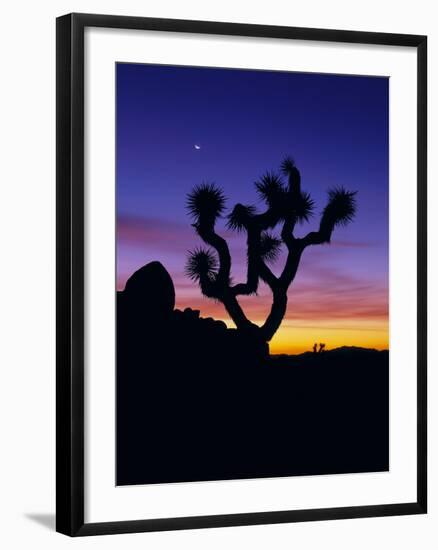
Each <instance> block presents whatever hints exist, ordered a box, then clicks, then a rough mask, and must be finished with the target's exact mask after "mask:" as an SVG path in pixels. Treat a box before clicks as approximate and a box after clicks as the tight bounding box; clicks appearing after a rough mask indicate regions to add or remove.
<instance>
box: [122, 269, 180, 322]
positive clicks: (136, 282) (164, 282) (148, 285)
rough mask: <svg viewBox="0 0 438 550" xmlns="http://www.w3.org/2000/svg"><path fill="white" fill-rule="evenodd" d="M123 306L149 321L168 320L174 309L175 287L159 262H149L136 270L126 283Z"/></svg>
mask: <svg viewBox="0 0 438 550" xmlns="http://www.w3.org/2000/svg"><path fill="white" fill-rule="evenodd" d="M123 298H124V301H125V304H126V305H127V306H128V307H129V309H130V310H135V311H136V312H138V313H141V314H142V315H143V316H145V317H147V318H149V319H150V320H151V321H159V320H163V319H166V318H168V317H169V316H170V315H171V314H172V311H173V309H174V307H175V287H174V285H173V281H172V278H171V276H170V275H169V273H168V271H167V270H166V268H165V267H164V266H163V265H162V264H161V263H160V262H150V263H148V264H146V265H144V266H143V267H141V268H140V269H138V270H137V271H136V272H135V273H134V274H133V275H132V276H131V277H130V278H129V279H128V281H127V282H126V286H125V290H124V291H123Z"/></svg>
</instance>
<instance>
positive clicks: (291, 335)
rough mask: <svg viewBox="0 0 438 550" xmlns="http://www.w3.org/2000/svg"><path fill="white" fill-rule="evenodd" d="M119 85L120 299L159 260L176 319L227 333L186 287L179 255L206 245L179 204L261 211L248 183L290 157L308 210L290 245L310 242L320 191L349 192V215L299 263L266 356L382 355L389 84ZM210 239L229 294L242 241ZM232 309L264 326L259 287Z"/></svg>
mask: <svg viewBox="0 0 438 550" xmlns="http://www.w3.org/2000/svg"><path fill="white" fill-rule="evenodd" d="M116 78H117V99H116V101H117V110H116V117H117V144H116V147H117V191H116V192H117V287H118V289H119V290H122V289H123V288H124V286H125V282H126V280H127V278H129V276H130V275H131V274H132V273H133V272H134V271H135V270H136V269H138V268H139V267H141V266H142V265H144V264H146V263H148V262H150V261H153V260H159V261H160V262H161V263H162V264H163V265H164V266H165V267H166V269H167V270H168V271H169V273H170V274H171V276H172V279H173V281H174V283H175V289H176V298H177V304H176V306H177V307H179V308H181V309H184V308H185V307H191V308H194V309H200V310H201V315H202V316H204V317H208V316H212V317H214V318H216V319H223V320H224V321H226V322H227V324H228V325H229V326H233V324H232V322H231V321H230V320H229V318H228V316H227V314H226V312H225V310H224V308H223V306H222V305H221V304H220V303H215V302H214V301H212V300H209V299H207V298H204V297H203V296H202V295H201V292H200V290H199V288H198V286H197V285H196V284H194V283H193V282H192V281H190V280H189V279H188V278H187V277H186V276H185V274H184V265H185V260H186V253H187V250H190V249H193V248H194V247H195V246H198V245H200V244H202V243H201V241H200V239H199V237H197V236H196V234H195V232H194V230H193V228H192V227H191V225H190V224H191V220H190V219H189V217H188V215H187V211H186V208H185V203H186V195H187V193H189V192H190V191H191V189H192V188H193V186H195V185H196V184H199V183H202V182H205V181H208V182H215V183H216V184H218V185H219V186H221V187H222V188H223V190H224V191H225V193H226V195H227V197H228V199H229V201H228V207H229V208H232V207H233V206H234V204H235V203H237V202H242V203H244V204H249V203H250V204H254V205H256V206H258V207H259V208H260V209H262V208H263V204H261V203H260V201H259V199H258V197H257V195H256V193H255V188H254V185H253V184H254V182H255V181H256V180H257V179H258V178H259V177H260V176H261V175H262V174H263V173H265V172H266V171H267V170H278V168H279V165H280V163H281V161H282V159H283V158H284V157H285V156H286V155H290V156H292V157H293V158H294V159H295V162H296V164H297V166H298V168H299V170H300V171H301V177H302V188H303V190H305V191H309V192H310V193H311V194H312V197H313V198H314V200H315V203H316V209H315V215H314V216H313V218H312V220H311V222H310V223H309V224H304V225H301V226H297V230H296V232H295V234H296V236H302V235H304V234H305V233H307V232H308V231H310V230H316V229H317V228H318V222H319V216H320V213H321V210H322V209H323V207H324V205H325V202H326V192H327V190H328V189H329V188H330V187H333V186H341V185H342V186H344V187H345V188H347V189H349V190H354V191H358V194H357V203H358V212H357V216H356V218H355V220H354V222H353V223H352V224H350V225H348V226H347V227H345V228H343V227H340V228H336V230H335V232H334V234H333V238H332V243H331V244H330V245H321V246H313V247H309V248H307V249H306V251H305V252H304V255H303V258H302V261H301V266H300V269H299V271H298V274H297V276H296V279H295V281H294V282H293V283H292V285H291V287H290V288H289V292H288V296H289V306H288V311H287V315H286V318H285V319H284V321H283V324H282V326H281V328H280V329H279V331H278V332H277V334H276V335H275V337H274V339H273V340H272V342H271V346H270V347H271V353H299V352H302V351H305V350H310V349H311V347H312V345H313V343H314V342H324V343H325V344H326V346H327V348H333V347H338V346H341V345H356V346H365V347H375V348H378V349H386V348H388V79H386V78H382V77H368V76H367V77H365V76H341V75H322V74H307V73H285V72H271V71H252V70H234V69H211V68H192V67H170V66H156V65H140V64H138V65H137V64H117V66H116ZM195 145H199V146H200V149H197V148H195ZM217 227H218V231H219V232H220V233H221V234H222V235H223V236H225V237H226V238H227V239H228V242H229V245H230V248H231V253H232V257H233V267H232V275H233V280H234V281H235V282H238V281H243V280H244V279H245V240H244V236H239V235H237V234H234V233H231V232H230V231H229V230H226V229H225V224H224V223H223V221H220V222H219V223H218V226H217ZM277 233H279V231H277ZM283 260H284V255H283V257H280V259H279V260H278V261H277V263H276V264H275V267H274V271H276V272H278V271H279V270H280V269H281V267H282V264H283ZM240 302H241V304H242V306H243V308H244V310H245V312H246V313H247V315H248V317H249V318H250V319H251V320H252V321H253V322H258V323H261V322H263V321H264V319H265V317H266V315H267V312H268V311H269V308H270V305H271V296H270V292H269V289H268V288H267V287H266V286H264V285H263V284H261V286H260V290H259V295H258V296H256V297H254V296H252V297H246V298H242V299H240Z"/></svg>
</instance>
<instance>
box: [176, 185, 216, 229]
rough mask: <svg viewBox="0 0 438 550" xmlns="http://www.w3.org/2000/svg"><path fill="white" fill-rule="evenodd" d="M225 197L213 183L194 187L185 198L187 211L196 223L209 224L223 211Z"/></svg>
mask: <svg viewBox="0 0 438 550" xmlns="http://www.w3.org/2000/svg"><path fill="white" fill-rule="evenodd" d="M225 202H226V198H225V195H224V193H223V191H222V189H221V188H220V187H218V186H217V185H215V184H214V183H202V184H201V185H197V186H195V188H194V189H193V191H192V192H191V193H189V194H188V196H187V203H186V206H187V210H188V211H189V213H190V215H191V216H192V217H193V218H194V219H195V220H196V222H201V223H202V222H207V223H211V222H214V221H215V220H216V218H217V217H218V216H220V215H221V214H222V213H223V211H224V210H225Z"/></svg>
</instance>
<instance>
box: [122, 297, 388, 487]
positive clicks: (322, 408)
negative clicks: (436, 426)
mask: <svg viewBox="0 0 438 550" xmlns="http://www.w3.org/2000/svg"><path fill="white" fill-rule="evenodd" d="M125 292H126V291H125ZM124 294H125V293H119V302H118V341H117V344H118V348H117V360H118V368H117V484H118V485H130V484H146V483H165V482H181V481H204V480H220V479H242V478H258V477H276V476H292V475H314V474H335V473H350V472H372V471H384V470H388V446H389V443H388V390H389V389H388V352H379V351H375V350H366V349H360V348H340V349H337V350H332V351H326V352H323V353H321V354H313V353H308V354H303V355H300V356H271V357H266V356H265V355H264V351H263V349H261V348H260V347H259V348H258V347H257V343H256V342H251V341H249V340H248V338H244V337H242V336H241V335H239V334H238V333H237V331H233V330H229V329H226V327H225V326H224V325H223V323H220V322H217V321H214V320H212V319H210V320H208V319H200V318H199V317H198V314H197V312H194V311H192V310H188V311H186V312H180V311H178V310H173V309H172V308H171V309H170V311H169V314H168V315H166V316H162V317H159V316H154V317H153V319H151V318H150V317H148V315H147V314H145V312H144V308H142V307H140V306H139V301H138V300H137V299H135V300H133V301H132V302H131V303H128V302H129V301H128V300H127V299H126V296H125V295H124ZM140 305H141V304H140ZM172 307H173V306H172ZM160 311H161V309H160Z"/></svg>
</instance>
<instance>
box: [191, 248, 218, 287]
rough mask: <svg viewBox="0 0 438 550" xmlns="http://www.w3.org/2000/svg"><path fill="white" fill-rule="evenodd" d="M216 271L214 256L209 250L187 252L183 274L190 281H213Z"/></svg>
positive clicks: (196, 249) (197, 249)
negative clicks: (203, 278) (204, 279)
mask: <svg viewBox="0 0 438 550" xmlns="http://www.w3.org/2000/svg"><path fill="white" fill-rule="evenodd" d="M216 270H217V260H216V256H215V255H214V254H213V252H212V251H211V250H210V249H207V248H202V247H199V248H195V249H194V250H189V252H188V256H187V263H186V267H185V273H186V275H187V276H188V277H190V279H192V281H199V280H200V279H201V277H205V278H208V279H210V280H213V279H214V277H215V276H216Z"/></svg>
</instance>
